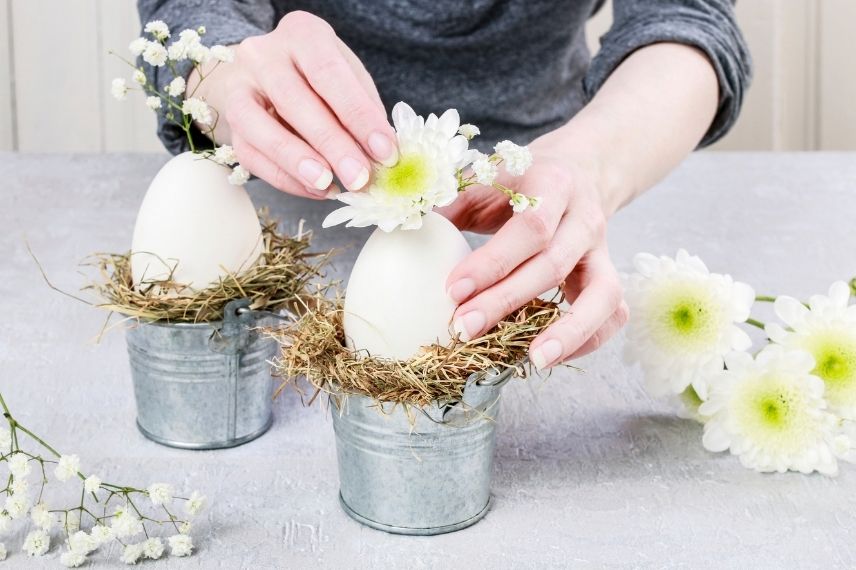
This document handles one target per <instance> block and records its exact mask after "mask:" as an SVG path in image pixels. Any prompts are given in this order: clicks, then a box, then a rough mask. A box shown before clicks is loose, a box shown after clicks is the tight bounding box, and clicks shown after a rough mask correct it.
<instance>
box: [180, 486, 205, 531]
mask: <svg viewBox="0 0 856 570" xmlns="http://www.w3.org/2000/svg"><path fill="white" fill-rule="evenodd" d="M203 508H205V496H204V495H202V494H201V493H200V492H199V491H193V493H191V494H190V498H188V499H187V502H186V503H185V504H184V510H185V511H187V514H189V515H190V516H192V517H193V516H196V515H198V514H199V512H200V511H201V510H202V509H203ZM183 534H187V533H183Z"/></svg>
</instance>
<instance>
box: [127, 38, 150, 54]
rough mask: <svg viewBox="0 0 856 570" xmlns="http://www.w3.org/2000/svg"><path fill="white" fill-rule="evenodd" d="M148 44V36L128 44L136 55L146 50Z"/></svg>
mask: <svg viewBox="0 0 856 570" xmlns="http://www.w3.org/2000/svg"><path fill="white" fill-rule="evenodd" d="M147 45H149V40H147V39H146V38H137V39H135V40H133V41H132V42H131V43H129V44H128V51H130V52H131V53H132V54H133V56H134V57H140V56H141V55H143V52H144V51H145V50H146V46H147Z"/></svg>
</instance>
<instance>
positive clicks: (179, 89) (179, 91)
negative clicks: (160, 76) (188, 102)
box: [166, 77, 187, 97]
mask: <svg viewBox="0 0 856 570" xmlns="http://www.w3.org/2000/svg"><path fill="white" fill-rule="evenodd" d="M185 89H187V82H186V81H185V80H184V77H176V78H175V79H173V80H172V81H170V82H169V85H167V87H166V92H167V93H168V94H169V95H170V97H178V96H179V95H183V94H184V90H185Z"/></svg>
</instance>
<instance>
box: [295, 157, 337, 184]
mask: <svg viewBox="0 0 856 570" xmlns="http://www.w3.org/2000/svg"><path fill="white" fill-rule="evenodd" d="M297 171H298V172H299V173H300V175H301V176H302V177H303V178H304V179H305V180H306V181H307V182H308V183H309V184H310V185H311V186H312V187H313V188H315V189H316V190H326V189H327V187H328V186H329V185H330V183H331V182H333V173H332V172H331V171H330V169H329V168H326V167H325V166H324V165H323V164H321V163H320V162H318V161H317V160H312V159H311V158H304V159H303V160H301V161H300V164H298V165H297Z"/></svg>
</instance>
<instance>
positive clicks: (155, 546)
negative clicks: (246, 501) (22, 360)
mask: <svg viewBox="0 0 856 570" xmlns="http://www.w3.org/2000/svg"><path fill="white" fill-rule="evenodd" d="M0 407H2V412H3V418H4V419H5V420H6V426H2V427H0V464H2V463H5V464H6V467H7V468H8V470H9V474H8V476H7V477H6V485H5V488H3V489H0V497H4V502H3V505H2V509H0V534H4V533H5V532H6V531H7V530H9V528H10V527H11V526H12V525H13V524H14V523H15V521H20V520H24V519H25V518H26V516H27V515H28V514H29V518H30V520H31V522H32V527H33V530H31V531H30V532H29V533H28V534H27V536H26V537H25V538H24V542H23V545H22V548H23V550H24V551H25V552H26V553H27V554H28V555H30V556H42V555H43V554H45V553H47V552H48V551H49V550H50V547H51V531H52V530H53V529H54V528H55V527H58V528H59V530H60V532H61V535H64V536H65V549H64V550H63V552H62V554H61V555H60V562H61V563H62V564H63V565H65V566H67V567H77V566H80V565H82V564H84V563H85V562H87V557H88V556H89V555H90V554H91V553H92V552H94V551H95V550H97V549H98V548H99V547H101V546H103V545H105V544H108V543H110V542H111V541H114V540H115V541H117V542H118V543H119V544H121V545H122V548H123V550H122V555H121V559H122V561H123V562H126V563H128V564H135V563H136V562H137V561H139V560H141V559H144V558H148V559H157V558H160V557H161V556H162V555H163V553H164V550H165V545H164V542H163V540H162V539H161V538H160V537H157V536H152V535H151V534H150V531H151V530H152V529H153V527H162V528H168V529H170V530H172V531H173V534H172V536H170V537H169V538H168V539H167V544H168V545H169V550H170V554H171V555H172V556H188V555H190V554H191V552H192V550H193V541H192V539H191V538H190V536H189V533H190V529H191V518H192V517H193V516H195V515H196V514H198V513H199V512H200V511H201V510H202V508H203V506H204V504H205V497H203V496H202V495H200V494H199V493H198V492H196V491H194V492H193V493H192V494H191V495H190V496H189V497H181V496H176V495H175V492H174V490H173V487H172V486H171V485H169V484H166V483H155V484H153V485H150V486H149V487H147V488H139V487H135V486H130V485H119V484H116V483H110V482H107V481H103V480H102V479H101V478H100V477H99V476H98V475H95V474H91V473H90V474H86V473H84V472H83V471H82V468H81V464H80V457H78V456H77V455H73V454H72V455H66V454H61V453H60V452H59V451H57V450H56V449H55V448H54V447H53V446H51V445H50V444H48V443H47V442H46V441H45V440H44V439H42V438H41V437H39V436H38V435H36V434H35V433H34V432H33V431H32V430H31V429H29V428H27V427H26V426H24V425H23V424H21V423H20V422H19V421H18V420H17V419H16V418H15V417H14V416H13V415H12V412H11V411H10V410H9V407H8V406H7V404H6V400H5V399H4V398H3V395H2V393H0ZM25 442H26V443H32V444H34V445H33V447H32V448H25V447H24V443H25ZM33 466H36V469H33ZM50 468H52V470H51V469H50ZM34 471H35V473H36V477H37V479H38V482H37V486H38V493H37V494H36V496H35V498H34V497H33V493H31V479H32V478H33V477H32V474H33V472H34ZM49 473H52V474H53V477H54V478H55V480H56V481H58V482H60V483H64V482H71V483H74V482H77V484H79V485H80V493H79V500H77V501H75V502H74V503H72V506H69V507H65V508H50V507H49V506H48V505H47V503H46V502H45V494H46V493H45V491H46V489H47V487H48V485H49V483H50V479H49ZM0 484H2V483H0ZM178 502H181V503H183V507H184V513H185V515H186V516H185V515H181V516H180V515H178V514H177V511H175V510H174V506H173V505H174V504H176V503H178ZM83 525H89V532H87V531H85V530H82V528H81V527H82V526H83ZM140 534H142V535H144V536H145V539H144V540H141V541H134V540H133V539H134V538H135V537H138V535H140ZM6 554H7V553H6V546H5V545H4V544H2V543H0V560H2V559H4V558H5V557H6Z"/></svg>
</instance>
